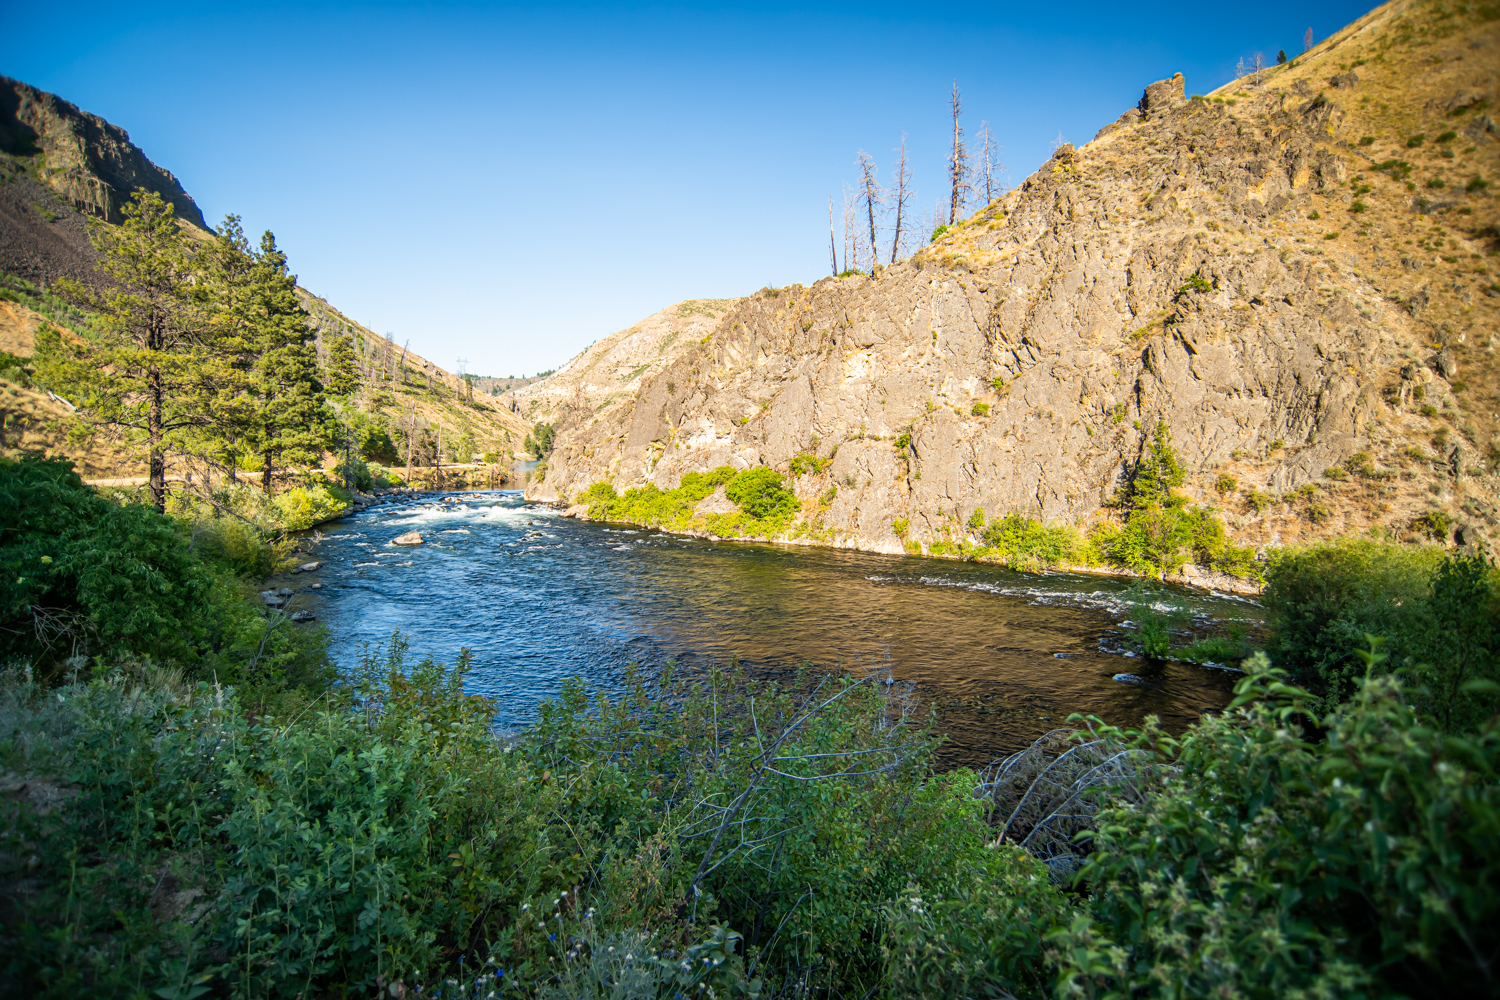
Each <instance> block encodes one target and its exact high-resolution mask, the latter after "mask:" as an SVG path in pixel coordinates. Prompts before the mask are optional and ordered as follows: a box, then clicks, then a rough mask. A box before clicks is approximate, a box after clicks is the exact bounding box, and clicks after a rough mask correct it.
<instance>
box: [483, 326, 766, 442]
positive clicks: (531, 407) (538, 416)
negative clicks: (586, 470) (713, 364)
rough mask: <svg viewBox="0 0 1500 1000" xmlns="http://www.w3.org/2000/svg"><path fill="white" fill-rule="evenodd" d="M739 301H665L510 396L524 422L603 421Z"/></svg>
mask: <svg viewBox="0 0 1500 1000" xmlns="http://www.w3.org/2000/svg"><path fill="white" fill-rule="evenodd" d="M739 301H740V300H738V299H688V300H687V301H685V302H679V303H677V304H676V305H672V306H668V307H667V308H665V309H663V310H661V311H660V312H656V313H652V314H651V315H650V316H647V317H646V318H645V319H643V320H641V321H640V322H639V323H636V324H635V325H633V326H631V327H629V328H628V329H625V330H619V331H617V332H615V333H612V334H610V335H609V336H607V337H605V338H603V339H601V340H599V341H596V342H595V343H593V344H590V345H589V346H588V347H587V348H585V349H584V350H583V351H582V352H580V353H579V354H578V355H576V356H575V357H573V358H572V359H571V360H570V361H568V363H567V364H565V365H563V366H562V367H561V368H559V369H558V370H557V371H556V372H554V373H553V374H551V375H549V376H547V377H546V378H544V379H541V380H539V381H535V382H532V383H531V384H529V385H524V386H521V387H519V388H516V389H514V390H510V391H509V398H510V399H512V400H514V402H515V404H516V407H517V410H518V412H519V413H520V414H521V415H522V416H523V417H525V418H526V419H527V420H528V421H531V422H533V423H536V422H542V423H551V424H555V425H556V426H557V427H558V429H559V431H560V432H567V431H569V430H572V429H575V428H577V427H580V426H582V425H585V424H587V423H589V422H591V421H594V420H606V421H607V420H608V419H609V417H608V416H607V414H609V413H611V412H613V410H614V408H615V407H617V406H619V405H621V404H625V403H628V402H630V401H631V400H633V399H634V398H635V395H636V394H637V393H638V392H639V391H640V389H641V386H642V385H644V384H645V382H646V381H647V380H648V379H650V378H651V377H652V376H653V375H656V374H658V373H660V372H662V371H664V370H666V368H667V367H668V366H669V365H670V364H671V363H672V362H673V361H675V360H676V359H677V358H678V357H679V356H680V355H681V354H682V353H683V352H684V351H686V350H687V349H688V348H690V347H691V346H692V345H694V344H696V343H697V342H699V341H701V340H703V339H704V337H706V336H708V335H709V334H711V333H712V332H713V330H714V328H715V327H716V326H717V325H718V323H719V320H720V319H721V318H723V317H724V316H725V315H726V314H727V313H728V312H729V311H730V310H731V309H732V308H734V307H735V306H736V305H737V304H738V303H739ZM503 398H504V397H502V399H503Z"/></svg>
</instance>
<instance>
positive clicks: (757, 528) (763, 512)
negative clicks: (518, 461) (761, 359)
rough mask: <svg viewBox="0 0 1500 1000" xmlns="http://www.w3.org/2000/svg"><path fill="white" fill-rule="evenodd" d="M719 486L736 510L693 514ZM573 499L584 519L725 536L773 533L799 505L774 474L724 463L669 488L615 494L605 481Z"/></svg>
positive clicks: (781, 529)
mask: <svg viewBox="0 0 1500 1000" xmlns="http://www.w3.org/2000/svg"><path fill="white" fill-rule="evenodd" d="M720 486H723V487H724V493H725V495H726V496H727V497H728V498H729V499H730V500H731V501H732V502H734V503H735V504H736V505H737V506H738V507H739V508H740V509H739V511H738V512H736V513H733V514H708V515H699V514H697V512H696V508H697V506H698V504H699V502H701V501H702V500H704V499H705V498H706V497H708V496H709V495H710V494H712V493H713V492H714V491H715V490H717V489H718V488H719V487H720ZM830 499H831V498H830ZM574 502H575V503H582V504H587V505H588V508H589V517H590V518H592V519H594V520H600V521H626V522H629V523H631V524H649V525H652V526H656V527H662V528H667V529H669V530H677V531H683V530H687V529H690V528H706V529H708V530H709V531H712V532H713V533H714V534H718V535H726V536H734V535H755V536H762V537H764V536H770V535H775V534H778V533H780V532H781V531H783V530H785V529H786V527H787V525H788V524H789V523H790V522H791V519H792V517H793V516H794V515H795V514H796V513H797V511H798V510H800V509H801V503H800V502H799V501H798V500H797V497H796V496H795V495H794V494H793V493H792V492H791V491H790V490H788V489H786V488H785V486H784V482H783V479H782V477H781V476H780V475H779V474H777V473H776V472H774V471H772V470H770V469H767V468H755V469H746V470H745V471H743V472H736V471H735V469H734V467H733V466H729V465H723V466H720V467H719V468H717V469H714V470H713V471H712V472H689V473H687V474H685V475H684V476H683V477H682V482H681V484H680V485H679V486H678V487H677V488H676V489H673V490H662V489H658V488H657V487H656V486H655V485H648V486H644V487H637V488H634V489H629V490H626V491H625V494H624V495H623V496H621V495H618V494H617V493H616V492H615V488H614V486H613V485H611V484H609V483H594V484H593V485H592V486H590V487H589V488H588V489H587V490H585V491H584V492H583V493H581V494H579V496H578V497H576V498H575V500H574Z"/></svg>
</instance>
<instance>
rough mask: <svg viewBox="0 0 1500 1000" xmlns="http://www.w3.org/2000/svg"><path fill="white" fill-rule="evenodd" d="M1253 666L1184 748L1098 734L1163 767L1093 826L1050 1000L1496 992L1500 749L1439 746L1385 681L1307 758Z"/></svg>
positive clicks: (1290, 694) (1334, 722) (1278, 698)
mask: <svg viewBox="0 0 1500 1000" xmlns="http://www.w3.org/2000/svg"><path fill="white" fill-rule="evenodd" d="M1264 668H1265V663H1264V662H1263V661H1262V662H1261V663H1260V664H1259V665H1258V666H1255V667H1253V669H1252V674H1251V675H1250V676H1248V677H1246V678H1245V679H1244V680H1242V681H1241V682H1240V683H1239V684H1238V685H1237V687H1236V698H1235V701H1234V702H1233V704H1232V707H1231V710H1230V711H1229V712H1226V713H1225V714H1223V715H1219V716H1210V717H1205V719H1204V721H1203V722H1201V723H1199V724H1198V725H1197V726H1195V727H1194V728H1193V729H1192V730H1190V731H1189V733H1188V734H1187V735H1186V736H1185V737H1183V738H1182V739H1181V740H1180V741H1179V740H1172V739H1170V738H1167V737H1165V736H1164V735H1163V734H1161V733H1160V731H1159V730H1157V731H1153V730H1149V729H1148V730H1147V731H1145V732H1140V733H1131V732H1121V731H1118V730H1115V731H1109V730H1108V727H1101V726H1096V727H1095V734H1096V735H1098V736H1101V737H1104V738H1106V739H1112V740H1113V741H1114V744H1115V745H1117V746H1122V747H1133V748H1134V749H1135V750H1136V751H1137V752H1140V751H1142V750H1149V752H1150V754H1151V756H1152V757H1153V758H1155V759H1157V760H1159V761H1161V762H1163V763H1165V764H1170V765H1171V766H1170V768H1161V769H1159V770H1158V771H1157V772H1156V774H1157V777H1156V778H1155V779H1154V780H1152V781H1143V782H1141V783H1140V784H1138V785H1137V786H1136V787H1135V788H1134V789H1131V788H1130V787H1128V786H1126V787H1122V788H1121V789H1120V793H1121V794H1120V795H1119V800H1120V801H1119V805H1118V807H1116V808H1113V809H1109V810H1106V811H1104V812H1103V813H1101V814H1100V815H1099V817H1098V821H1097V832H1096V833H1095V834H1094V836H1093V838H1092V848H1093V853H1092V854H1091V855H1090V857H1089V860H1088V862H1087V864H1086V865H1085V867H1084V868H1083V870H1082V872H1081V873H1080V879H1079V884H1080V887H1081V888H1083V889H1085V890H1086V891H1087V892H1088V893H1089V911H1090V912H1089V914H1088V915H1080V916H1078V917H1076V918H1074V919H1073V920H1072V922H1071V923H1070V924H1069V925H1067V926H1065V927H1062V928H1060V929H1059V930H1057V931H1055V932H1054V933H1053V934H1052V935H1051V936H1050V942H1051V944H1052V945H1053V947H1054V948H1055V949H1056V956H1057V960H1058V963H1059V975H1058V979H1057V982H1056V986H1055V990H1056V994H1055V995H1057V996H1079V997H1082V996H1137V997H1163V998H1165V997H1184V996H1267V997H1270V996H1392V995H1406V996H1416V995H1436V996H1460V995H1468V996H1479V995H1484V994H1487V993H1489V992H1492V990H1493V976H1494V971H1493V969H1492V968H1491V967H1489V965H1488V956H1490V955H1493V954H1495V953H1496V950H1497V948H1500V862H1497V860H1496V859H1497V857H1500V854H1497V849H1500V783H1497V781H1496V777H1497V774H1496V768H1497V766H1500V733H1497V732H1496V730H1495V728H1494V726H1493V725H1491V726H1490V728H1489V729H1488V730H1487V731H1486V732H1485V733H1484V734H1483V735H1481V736H1477V737H1472V738H1464V739H1455V738H1453V737H1447V736H1444V735H1443V734H1442V733H1441V732H1439V731H1438V730H1435V729H1432V728H1428V727H1425V726H1424V725H1422V724H1421V723H1420V722H1419V721H1418V719H1417V718H1416V717H1415V716H1414V715H1413V714H1412V712H1411V711H1410V709H1409V708H1407V706H1406V705H1405V704H1403V702H1402V697H1403V689H1402V688H1401V687H1400V685H1399V684H1398V683H1396V682H1395V681H1394V680H1392V679H1381V680H1375V681H1368V682H1361V685H1360V687H1359V690H1358V691H1357V693H1356V696H1355V698H1354V699H1353V700H1352V701H1351V702H1350V703H1349V704H1347V705H1344V706H1343V707H1341V708H1340V709H1339V710H1338V711H1337V712H1336V713H1334V714H1333V715H1331V716H1329V717H1328V718H1327V719H1325V720H1323V725H1324V726H1325V727H1326V731H1327V736H1326V738H1325V739H1324V740H1323V741H1322V742H1321V743H1314V742H1309V741H1308V738H1307V736H1306V735H1304V732H1303V730H1302V729H1301V728H1300V727H1299V725H1298V722H1297V720H1298V719H1299V718H1303V717H1304V716H1303V714H1302V713H1304V712H1305V711H1306V701H1305V699H1304V698H1303V697H1302V693H1301V692H1300V691H1298V690H1297V689H1295V688H1291V687H1289V686H1288V685H1286V684H1285V683H1283V682H1282V680H1281V679H1280V677H1279V676H1278V674H1277V673H1276V672H1274V671H1269V670H1266V669H1264ZM1439 901H1440V902H1439Z"/></svg>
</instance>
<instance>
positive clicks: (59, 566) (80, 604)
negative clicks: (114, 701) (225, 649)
mask: <svg viewBox="0 0 1500 1000" xmlns="http://www.w3.org/2000/svg"><path fill="white" fill-rule="evenodd" d="M0 578H3V579H4V580H5V581H6V586H5V587H4V588H3V589H0V594H3V596H0V660H3V659H7V658H10V657H18V658H21V659H23V660H25V661H27V662H31V663H38V664H51V663H56V662H58V661H61V660H64V659H66V658H68V657H70V656H74V655H78V654H99V653H110V654H129V655H135V656H148V657H181V658H185V659H192V658H193V656H194V643H195V641H196V640H197V639H199V638H201V636H202V635H203V632H204V627H205V605H206V604H207V603H208V597H209V593H210V591H211V589H212V587H213V575H212V574H211V573H210V572H209V571H208V570H207V568H206V567H204V566H203V565H202V563H200V562H199V561H198V560H196V559H195V558H193V556H192V554H191V553H190V552H189V551H188V548H187V545H186V544H185V543H184V539H183V537H182V535H181V534H179V532H178V528H177V526H176V525H175V524H174V523H173V521H172V520H171V519H170V518H167V517H163V516H161V515H160V514H158V513H157V512H156V511H155V510H153V509H151V508H150V507H148V506H146V505H143V504H115V503H111V502H110V501H109V500H106V499H105V498H103V497H101V496H100V495H99V494H98V493H97V492H96V491H95V490H94V489H93V488H92V487H89V486H85V485H84V483H83V481H82V480H81V479H79V477H78V475H77V473H75V472H74V471H73V464H72V463H71V462H69V461H66V460H63V459H47V458H41V457H39V456H36V455H27V456H24V457H22V458H20V459H8V458H0Z"/></svg>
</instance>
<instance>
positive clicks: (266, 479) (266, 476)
mask: <svg viewBox="0 0 1500 1000" xmlns="http://www.w3.org/2000/svg"><path fill="white" fill-rule="evenodd" d="M261 457H262V458H263V459H264V460H265V463H266V464H265V467H264V468H262V469H261V472H260V489H261V492H262V493H264V494H265V495H266V496H270V495H271V473H272V472H274V471H275V470H274V469H273V468H272V467H271V458H272V456H271V449H269V448H267V449H266V450H265V451H264V452H262V453H261Z"/></svg>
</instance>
